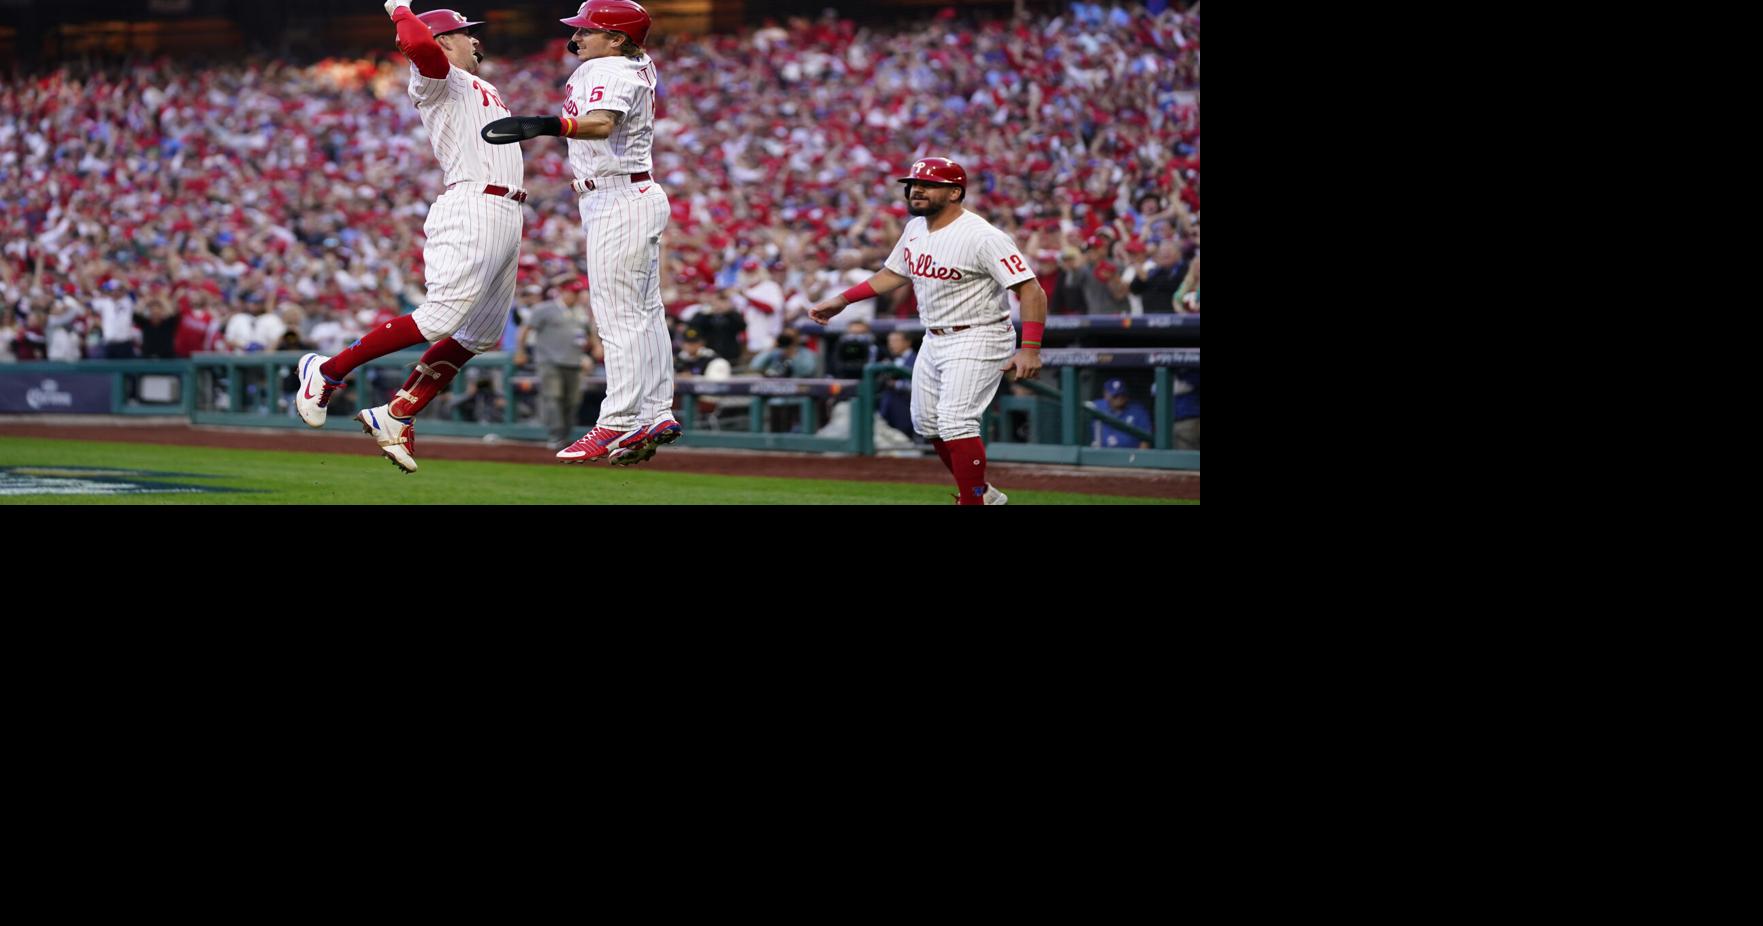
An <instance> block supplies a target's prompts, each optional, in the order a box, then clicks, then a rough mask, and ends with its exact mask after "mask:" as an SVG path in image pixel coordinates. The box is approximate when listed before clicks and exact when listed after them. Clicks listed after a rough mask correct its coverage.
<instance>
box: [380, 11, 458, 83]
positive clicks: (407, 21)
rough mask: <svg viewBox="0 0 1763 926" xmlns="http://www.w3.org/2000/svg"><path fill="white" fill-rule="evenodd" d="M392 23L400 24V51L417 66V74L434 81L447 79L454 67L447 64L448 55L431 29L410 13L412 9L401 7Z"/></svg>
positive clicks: (393, 16)
mask: <svg viewBox="0 0 1763 926" xmlns="http://www.w3.org/2000/svg"><path fill="white" fill-rule="evenodd" d="M392 22H395V23H397V24H398V50H399V51H401V52H403V53H404V57H406V58H409V59H410V63H411V64H414V65H416V70H417V72H418V73H420V74H421V75H422V76H424V77H427V78H430V79H432V80H440V79H442V78H444V77H446V76H447V69H448V68H449V67H452V65H450V64H448V63H447V53H446V52H444V51H442V50H441V46H440V45H438V44H436V43H435V37H434V35H433V34H432V33H430V32H429V27H428V26H427V25H426V24H425V23H423V21H422V20H420V19H417V18H416V14H415V13H412V12H410V7H407V6H401V7H399V8H398V12H396V13H393V14H392Z"/></svg>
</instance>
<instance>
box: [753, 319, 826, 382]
mask: <svg viewBox="0 0 1763 926" xmlns="http://www.w3.org/2000/svg"><path fill="white" fill-rule="evenodd" d="M800 337H801V336H800V335H798V334H796V332H794V331H782V332H779V333H778V336H777V346H775V347H773V348H772V349H770V350H768V351H766V352H765V353H763V354H760V355H759V356H757V357H754V358H753V364H752V366H751V367H750V368H749V369H750V370H751V371H752V372H754V373H757V374H759V375H760V376H770V377H795V378H797V379H801V378H805V377H809V376H813V375H814V372H815V369H816V368H817V367H818V366H819V364H820V355H819V354H816V353H815V352H814V351H812V350H809V349H808V348H806V347H803V346H802V345H801V343H800Z"/></svg>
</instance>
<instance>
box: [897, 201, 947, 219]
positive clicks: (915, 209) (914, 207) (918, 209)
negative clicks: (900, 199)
mask: <svg viewBox="0 0 1763 926" xmlns="http://www.w3.org/2000/svg"><path fill="white" fill-rule="evenodd" d="M948 205H949V204H948V203H944V204H942V205H941V206H939V205H937V204H936V203H933V202H931V201H930V200H925V201H924V205H922V206H920V205H918V204H917V203H916V202H914V201H912V200H911V199H910V198H908V199H907V200H906V211H907V212H908V213H910V214H911V215H915V216H923V217H925V218H930V219H934V218H936V217H937V214H938V213H940V212H942V211H943V210H944V209H945V208H947V207H948Z"/></svg>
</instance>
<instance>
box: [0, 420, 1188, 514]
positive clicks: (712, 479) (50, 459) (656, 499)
mask: <svg viewBox="0 0 1763 926" xmlns="http://www.w3.org/2000/svg"><path fill="white" fill-rule="evenodd" d="M663 452H665V451H663ZM419 462H420V463H421V467H422V468H421V469H420V470H419V471H418V472H416V473H414V474H411V475H402V474H400V473H399V472H398V471H397V470H396V469H395V468H394V467H393V466H392V464H391V463H389V462H387V461H386V459H385V458H384V457H381V456H379V455H378V454H369V453H358V454H324V453H286V452H278V451H270V450H224V449H217V448H209V447H173V446H162V445H157V444H129V443H97V442H92V441H73V440H37V439H29V438H13V437H0V505H7V504H12V505H17V504H40V505H290V504H292V505H362V504H380V505H425V504H448V505H460V504H464V505H577V504H581V505H946V504H950V503H951V499H950V497H949V496H950V494H951V491H952V490H951V489H950V488H948V487H945V486H937V485H908V484H902V483H891V482H847V481H841V480H832V479H782V478H776V477H769V476H752V477H742V476H707V475H697V474H692V473H669V472H661V471H659V470H651V469H646V468H644V467H642V466H636V467H630V468H613V467H605V466H592V465H589V466H565V465H563V464H557V465H554V466H541V465H532V464H523V463H474V462H466V461H455V460H421V459H420V458H419ZM828 465H829V468H830V467H833V466H836V465H837V464H836V461H834V460H829V461H828ZM56 467H69V468H71V469H69V470H67V471H56V469H55V468H56ZM21 468H22V469H24V470H25V471H24V472H19V470H20V469H21ZM88 471H96V472H88ZM140 472H150V473H154V474H156V475H131V474H133V473H140ZM70 478H71V479H80V480H83V481H84V482H85V483H87V484H88V486H90V485H92V484H96V485H97V486H99V487H104V486H110V485H114V484H117V483H127V484H129V485H136V486H144V487H156V486H164V485H171V486H187V487H195V486H199V487H208V488H216V489H230V490H234V491H231V492H227V493H222V494H176V493H172V492H166V491H156V492H153V493H151V494H138V495H110V496H103V495H58V494H48V490H46V489H42V487H44V486H69V485H72V484H69V483H64V482H60V481H59V480H63V479H70ZM1003 488H1004V491H1006V492H1008V493H1009V494H1010V503H1011V504H1012V505H1015V504H1025V505H1172V504H1173V505H1182V504H1186V505H1194V504H1199V503H1198V502H1194V501H1178V500H1175V499H1152V498H1125V497H1121V496H1115V495H1079V494H1075V493H1069V492H1035V491H1029V490H1017V489H1013V488H1011V487H1010V486H1008V485H1006V486H1004V487H1003ZM40 489H41V491H39V490H40ZM241 490H242V491H241ZM20 492H25V493H31V494H17V493H20Z"/></svg>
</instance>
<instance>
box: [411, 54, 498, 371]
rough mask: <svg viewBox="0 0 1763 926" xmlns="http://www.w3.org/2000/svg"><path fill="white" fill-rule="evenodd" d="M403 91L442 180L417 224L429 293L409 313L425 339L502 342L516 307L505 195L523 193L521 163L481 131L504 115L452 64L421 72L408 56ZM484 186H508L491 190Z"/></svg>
mask: <svg viewBox="0 0 1763 926" xmlns="http://www.w3.org/2000/svg"><path fill="white" fill-rule="evenodd" d="M410 98H411V99H412V100H415V101H416V111H417V112H418V113H419V114H421V116H422V124H423V125H424V126H425V127H427V129H428V133H429V144H430V145H431V146H433V148H434V150H435V158H436V159H437V160H439V161H440V162H441V169H442V170H443V171H444V172H445V174H446V177H445V182H446V185H447V190H446V192H444V193H442V194H441V195H440V196H439V197H438V198H436V199H435V202H434V205H432V206H430V207H429V214H428V219H427V221H425V222H423V224H422V230H423V233H424V234H426V235H427V236H428V240H427V241H426V242H424V243H423V247H422V260H423V265H424V269H423V274H424V280H425V282H426V283H427V285H428V297H427V301H426V302H424V303H423V304H422V305H421V306H419V307H418V308H417V310H416V312H415V313H414V317H415V319H416V326H417V328H418V329H419V330H421V332H422V336H423V337H425V338H427V339H429V340H430V341H438V340H440V339H442V338H444V337H447V336H448V335H452V336H453V339H454V340H455V341H458V342H459V343H460V344H461V345H462V346H464V347H465V349H467V350H470V351H473V352H474V353H483V352H484V351H486V350H489V349H491V348H493V347H495V346H496V345H497V344H498V343H500V342H501V340H502V331H503V328H504V326H505V325H506V324H507V321H508V312H509V310H510V309H511V308H513V306H514V282H515V274H516V271H517V270H518V269H519V264H520V228H521V222H522V218H523V216H522V214H521V205H520V203H518V202H516V201H514V200H513V199H511V198H509V197H512V196H517V195H519V196H524V191H523V190H522V189H521V184H522V183H523V182H524V181H525V179H526V165H525V164H524V163H523V161H522V160H521V153H520V148H519V146H517V145H492V144H490V143H488V142H486V141H484V140H483V138H482V136H481V135H479V132H481V131H482V130H483V127H484V126H486V125H488V124H490V123H491V122H493V121H495V120H497V119H501V118H503V117H505V116H508V115H510V113H509V111H508V107H507V106H506V105H504V104H503V102H502V98H501V96H499V95H498V94H497V93H496V88H495V86H494V85H492V84H491V83H490V82H489V81H486V80H484V79H483V78H482V77H474V76H472V75H471V74H470V73H468V72H466V71H464V70H461V69H459V68H456V67H452V66H449V67H448V68H447V76H446V77H444V78H432V77H424V76H423V75H422V73H421V72H420V71H418V70H417V68H416V65H414V64H412V65H411V66H410ZM486 187H501V188H503V189H505V190H506V191H507V192H505V193H503V194H501V195H491V194H487V193H485V192H484V189H485V188H486Z"/></svg>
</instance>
